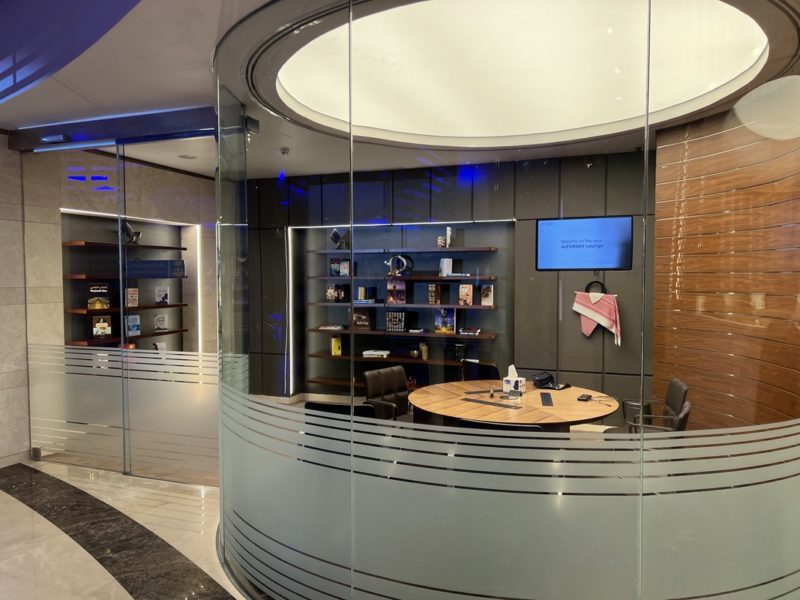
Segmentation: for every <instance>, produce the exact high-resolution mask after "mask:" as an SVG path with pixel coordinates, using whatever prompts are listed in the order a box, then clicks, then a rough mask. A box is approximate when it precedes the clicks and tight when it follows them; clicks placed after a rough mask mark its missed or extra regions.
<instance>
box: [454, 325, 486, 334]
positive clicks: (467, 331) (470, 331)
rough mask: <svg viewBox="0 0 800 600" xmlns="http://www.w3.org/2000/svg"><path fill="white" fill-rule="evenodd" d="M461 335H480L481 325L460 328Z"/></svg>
mask: <svg viewBox="0 0 800 600" xmlns="http://www.w3.org/2000/svg"><path fill="white" fill-rule="evenodd" d="M458 333H459V335H480V334H481V328H480V327H461V328H459V330H458Z"/></svg>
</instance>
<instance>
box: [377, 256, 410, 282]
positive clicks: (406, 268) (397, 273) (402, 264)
mask: <svg viewBox="0 0 800 600" xmlns="http://www.w3.org/2000/svg"><path fill="white" fill-rule="evenodd" d="M383 264H385V265H386V266H387V267H389V272H388V273H387V275H388V276H389V277H402V276H403V275H408V274H409V273H410V272H411V270H412V269H413V268H414V261H413V260H411V257H410V256H406V255H404V254H395V255H394V256H390V257H389V260H385V261H384V262H383Z"/></svg>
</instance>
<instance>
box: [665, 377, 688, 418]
mask: <svg viewBox="0 0 800 600" xmlns="http://www.w3.org/2000/svg"><path fill="white" fill-rule="evenodd" d="M686 393H687V388H686V384H685V383H683V381H681V380H680V379H678V378H677V377H673V378H672V379H670V382H669V385H668V386H667V395H666V396H665V397H664V406H665V407H666V408H667V409H669V410H668V413H669V415H670V416H671V417H675V416H677V415H679V414H681V411H682V409H683V404H684V402H686Z"/></svg>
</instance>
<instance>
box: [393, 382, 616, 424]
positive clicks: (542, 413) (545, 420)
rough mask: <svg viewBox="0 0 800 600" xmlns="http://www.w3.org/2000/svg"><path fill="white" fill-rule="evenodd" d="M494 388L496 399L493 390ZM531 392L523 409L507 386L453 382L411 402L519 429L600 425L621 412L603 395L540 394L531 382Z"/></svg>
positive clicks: (422, 391) (573, 390)
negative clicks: (549, 402) (546, 401)
mask: <svg viewBox="0 0 800 600" xmlns="http://www.w3.org/2000/svg"><path fill="white" fill-rule="evenodd" d="M491 388H494V397H493V398H492V397H490V396H489V390H490V389H491ZM527 388H528V390H527V391H526V392H525V393H524V394H523V395H522V405H521V407H519V408H512V407H514V406H519V404H518V403H516V404H515V402H514V401H513V400H511V399H509V398H508V396H507V395H506V394H503V392H502V390H503V382H502V381H493V380H479V381H453V382H450V383H439V384H436V385H429V386H425V387H421V388H418V389H417V390H415V391H413V392H411V394H409V397H408V400H409V402H411V404H413V405H414V406H415V407H418V408H420V409H422V410H425V411H428V412H430V413H435V414H438V415H443V416H446V417H452V418H456V419H469V420H472V421H486V422H490V423H513V424H516V425H569V424H577V423H587V422H589V421H596V420H597V419H602V418H603V417H605V416H608V415H610V414H611V413H613V412H614V411H616V410H617V409H618V408H619V402H617V401H616V400H615V399H614V398H611V397H610V396H606V395H605V394H604V393H603V392H598V391H596V390H587V389H585V388H579V387H569V388H567V389H564V390H540V389H537V388H535V387H533V384H532V383H531V382H530V381H529V382H528V385H527ZM541 392H548V393H549V394H550V396H551V397H552V399H553V406H542V401H541V396H540V393H541ZM581 394H591V395H592V399H591V400H589V401H588V402H580V401H579V400H578V396H580V395H581ZM465 398H473V399H476V400H481V401H486V402H493V403H497V404H503V405H507V406H508V407H509V408H505V406H502V407H501V406H493V405H490V404H482V403H479V402H470V401H468V400H465Z"/></svg>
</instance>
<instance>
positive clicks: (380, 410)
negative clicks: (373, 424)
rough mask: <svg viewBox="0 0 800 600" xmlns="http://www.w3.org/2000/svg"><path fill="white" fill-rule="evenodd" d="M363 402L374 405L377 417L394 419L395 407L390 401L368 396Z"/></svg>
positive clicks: (395, 415)
mask: <svg viewBox="0 0 800 600" xmlns="http://www.w3.org/2000/svg"><path fill="white" fill-rule="evenodd" d="M364 404H371V405H372V406H374V407H375V416H376V417H378V418H379V419H396V418H397V414H396V413H397V407H396V406H395V405H394V403H392V402H386V401H384V400H378V399H376V398H369V399H367V400H364Z"/></svg>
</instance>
